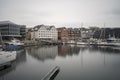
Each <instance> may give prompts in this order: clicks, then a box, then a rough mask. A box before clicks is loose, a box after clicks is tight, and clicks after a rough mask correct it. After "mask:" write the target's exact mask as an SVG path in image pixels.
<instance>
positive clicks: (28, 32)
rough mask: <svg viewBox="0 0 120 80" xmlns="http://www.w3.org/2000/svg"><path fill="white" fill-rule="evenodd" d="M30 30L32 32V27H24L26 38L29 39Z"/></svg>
mask: <svg viewBox="0 0 120 80" xmlns="http://www.w3.org/2000/svg"><path fill="white" fill-rule="evenodd" d="M31 32H32V28H27V29H26V40H31Z"/></svg>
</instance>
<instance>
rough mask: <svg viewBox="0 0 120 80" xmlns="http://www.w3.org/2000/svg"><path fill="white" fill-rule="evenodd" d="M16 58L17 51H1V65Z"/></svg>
mask: <svg viewBox="0 0 120 80" xmlns="http://www.w3.org/2000/svg"><path fill="white" fill-rule="evenodd" d="M15 59H16V51H0V67H1V66H4V65H8V64H9V63H11V62H12V61H14V60H15Z"/></svg>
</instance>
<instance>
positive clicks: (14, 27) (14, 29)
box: [0, 21, 25, 40]
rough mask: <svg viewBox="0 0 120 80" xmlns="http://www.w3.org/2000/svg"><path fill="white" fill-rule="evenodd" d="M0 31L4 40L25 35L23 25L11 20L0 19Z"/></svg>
mask: <svg viewBox="0 0 120 80" xmlns="http://www.w3.org/2000/svg"><path fill="white" fill-rule="evenodd" d="M0 32H1V35H2V38H3V39H5V40H9V39H11V38H12V37H15V38H21V37H22V36H24V35H25V25H18V24H15V23H13V22H11V21H1V22H0ZM24 37H25V36H24Z"/></svg>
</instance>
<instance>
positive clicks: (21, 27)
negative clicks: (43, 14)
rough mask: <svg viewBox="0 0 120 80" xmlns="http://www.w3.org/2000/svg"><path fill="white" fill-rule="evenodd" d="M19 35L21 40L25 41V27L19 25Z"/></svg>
mask: <svg viewBox="0 0 120 80" xmlns="http://www.w3.org/2000/svg"><path fill="white" fill-rule="evenodd" d="M20 35H21V39H22V40H25V38H26V26H25V25H20Z"/></svg>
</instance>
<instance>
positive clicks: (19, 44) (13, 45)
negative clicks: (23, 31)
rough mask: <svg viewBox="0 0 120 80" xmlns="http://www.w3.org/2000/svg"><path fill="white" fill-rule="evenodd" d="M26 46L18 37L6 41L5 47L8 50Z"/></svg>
mask: <svg viewBox="0 0 120 80" xmlns="http://www.w3.org/2000/svg"><path fill="white" fill-rule="evenodd" d="M23 47H24V43H22V42H20V41H19V40H17V39H13V40H11V42H5V43H4V45H3V48H4V49H5V50H7V51H13V50H19V49H22V48H23Z"/></svg>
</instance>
